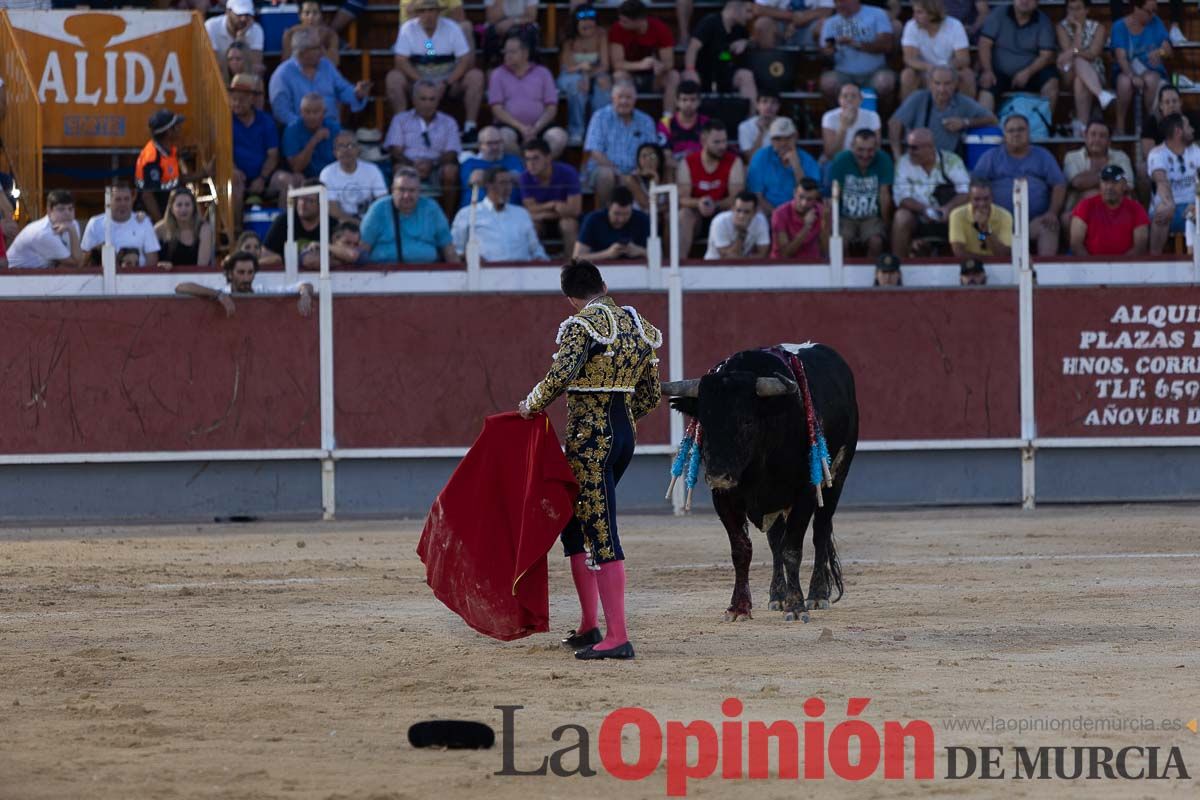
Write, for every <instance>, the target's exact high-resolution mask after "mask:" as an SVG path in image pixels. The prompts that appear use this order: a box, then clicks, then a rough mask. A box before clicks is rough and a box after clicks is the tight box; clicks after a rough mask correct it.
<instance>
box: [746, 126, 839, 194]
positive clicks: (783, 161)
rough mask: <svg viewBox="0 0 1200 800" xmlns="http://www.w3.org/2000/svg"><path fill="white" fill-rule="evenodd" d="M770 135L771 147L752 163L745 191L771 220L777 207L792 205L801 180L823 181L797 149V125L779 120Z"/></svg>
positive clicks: (818, 170)
mask: <svg viewBox="0 0 1200 800" xmlns="http://www.w3.org/2000/svg"><path fill="white" fill-rule="evenodd" d="M767 134H768V136H770V138H771V146H770V147H763V148H761V149H760V150H759V151H758V152H757V153H755V154H754V158H752V159H750V169H749V170H747V172H746V188H747V189H748V190H750V191H751V192H754V193H755V194H757V195H758V203H759V210H760V211H762V213H763V214H765V215H766V216H768V217H770V216H771V214H772V213H773V212H774V211H775V208H776V207H778V206H781V205H783V204H784V203H787V202H790V201H791V199H792V195H793V194H795V191H796V184H798V183H799V182H800V181H801V179H803V178H813V179H814V180H817V181H820V180H821V167H820V165H818V164H817V160H816V159H815V158H813V157H812V156H810V155H809V154H808V153H806V152H804V151H803V150H801V149H800V148H799V147H797V146H796V139H797V134H796V124H795V123H794V122H792V121H791V119H789V118H788V117H778V118H776V119H775V121H774V122H772V123H771V127H770V128H769V129H768V130H767Z"/></svg>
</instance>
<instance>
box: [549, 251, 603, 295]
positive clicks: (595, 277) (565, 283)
mask: <svg viewBox="0 0 1200 800" xmlns="http://www.w3.org/2000/svg"><path fill="white" fill-rule="evenodd" d="M559 282H560V283H561V284H562V291H563V294H565V295H566V296H567V297H572V298H575V299H577V300H586V299H588V298H589V297H595V296H596V295H598V294H600V293H602V292H603V291H604V278H603V277H602V276H601V275H600V270H599V269H598V268H597V267H596V265H595V264H593V263H592V262H590V261H588V260H587V259H586V258H572V259H571V260H570V261H569V262H567V263H566V264H564V265H563V268H562V275H561V277H560V278H559Z"/></svg>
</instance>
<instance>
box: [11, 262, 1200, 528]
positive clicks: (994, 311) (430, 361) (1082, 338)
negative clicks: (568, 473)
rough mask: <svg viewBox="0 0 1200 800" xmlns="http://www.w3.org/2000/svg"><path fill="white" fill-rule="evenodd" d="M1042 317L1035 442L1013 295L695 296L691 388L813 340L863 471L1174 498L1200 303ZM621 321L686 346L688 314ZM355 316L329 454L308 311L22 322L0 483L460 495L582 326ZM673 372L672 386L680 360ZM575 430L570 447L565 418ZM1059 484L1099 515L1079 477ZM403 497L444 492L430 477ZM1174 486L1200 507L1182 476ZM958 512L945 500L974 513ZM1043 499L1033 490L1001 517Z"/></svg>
mask: <svg viewBox="0 0 1200 800" xmlns="http://www.w3.org/2000/svg"><path fill="white" fill-rule="evenodd" d="M47 279H49V277H48V278H47ZM1032 297H1033V316H1032V330H1033V331H1034V332H1035V335H1034V337H1033V342H1034V346H1033V348H1032V349H1031V362H1032V363H1031V364H1030V366H1031V367H1032V378H1033V386H1034V387H1035V392H1034V400H1035V403H1034V408H1035V411H1036V417H1035V419H1034V420H1033V421H1032V422H1033V428H1032V429H1033V431H1034V435H1033V437H1029V438H1027V437H1026V436H1024V435H1023V424H1022V414H1021V403H1020V394H1021V393H1020V384H1021V371H1022V370H1021V367H1022V365H1021V360H1022V353H1021V348H1020V346H1019V342H1020V336H1019V328H1020V313H1019V292H1018V291H1017V290H1014V289H1013V288H1011V287H988V288H972V289H934V288H930V289H902V290H891V291H880V290H875V291H870V290H858V289H843V290H820V291H814V290H784V289H778V290H772V291H766V290H758V291H744V292H726V291H715V290H713V291H690V292H685V293H683V298H682V299H683V303H682V306H681V315H682V319H681V320H680V322H681V327H680V333H681V334H682V337H681V338H682V342H681V345H682V347H681V351H682V359H683V364H682V370H681V371H680V374H683V375H688V376H697V375H701V374H703V373H704V372H705V371H707V370H708V369H709V368H710V367H711V366H712V365H714V364H715V363H716V362H718V361H719V360H721V359H722V358H724V357H725V356H726V355H728V354H729V353H730V352H732V351H734V350H737V349H743V348H745V347H749V346H762V345H768V344H773V343H779V342H787V341H793V342H795V341H797V340H800V341H803V340H805V339H809V338H811V339H815V340H819V341H822V342H825V343H827V344H830V345H831V346H833V347H835V348H836V349H838V350H839V351H840V352H841V353H842V354H843V355H844V356H845V357H846V359H847V361H848V362H849V363H850V364H851V365H852V367H853V368H854V370H855V374H856V379H857V384H858V397H859V403H860V407H861V410H862V445H861V451H862V452H861V453H860V457H859V458H860V469H870V468H869V467H864V466H862V465H861V462H863V460H864V459H870V458H871V457H872V455H874V456H875V457H879V456H880V455H882V454H889V455H891V456H899V455H901V454H906V455H907V457H908V458H912V457H914V456H915V455H916V454H920V453H922V452H929V451H939V452H952V451H962V452H963V453H964V455H963V458H964V459H968V456H967V455H966V453H968V452H969V453H970V454H971V455H970V457H969V458H977V457H979V456H981V455H984V454H986V453H987V452H988V451H992V452H994V454H995V455H997V456H1001V457H1002V458H1003V459H1004V460H1005V463H1009V462H1011V464H1012V465H1014V466H1015V465H1016V464H1017V462H1018V461H1024V460H1027V459H1029V458H1030V457H1031V456H1032V454H1033V453H1035V452H1037V451H1041V450H1044V451H1050V450H1054V451H1062V452H1056V453H1053V454H1048V455H1047V454H1044V455H1043V456H1042V457H1041V458H1042V459H1044V460H1046V463H1058V462H1055V461H1054V459H1058V460H1059V461H1061V459H1062V458H1063V457H1064V455H1063V453H1065V452H1067V451H1080V452H1081V453H1084V454H1085V456H1086V457H1089V458H1090V460H1091V461H1092V462H1095V463H1097V464H1099V463H1102V462H1103V461H1104V459H1100V460H1097V459H1095V458H1094V456H1095V455H1096V453H1097V452H1098V451H1097V448H1102V449H1104V452H1105V454H1106V456H1108V455H1111V454H1112V453H1113V452H1115V451H1116V450H1121V449H1124V450H1125V451H1126V454H1127V455H1130V454H1133V453H1139V454H1141V455H1142V456H1143V457H1144V458H1145V459H1147V460H1148V461H1150V462H1154V463H1158V464H1159V466H1158V467H1156V469H1157V470H1158V471H1159V474H1160V475H1163V476H1167V475H1170V474H1171V471H1170V470H1169V469H1164V468H1163V466H1162V463H1161V462H1162V459H1163V458H1164V455H1163V454H1162V452H1161V449H1162V448H1164V447H1168V448H1190V447H1200V287H1197V286H1126V287H1120V288H1107V287H1075V288H1064V287H1043V288H1038V289H1036V290H1035V291H1034V292H1033V295H1032ZM620 298H621V301H622V302H625V303H629V304H631V305H634V306H636V307H638V308H639V309H640V310H642V311H643V312H644V313H645V314H646V315H647V317H648V318H650V319H651V320H654V321H656V322H658V323H660V324H661V326H662V327H663V329H664V331H668V330H669V329H670V328H671V320H670V318H669V317H670V312H669V302H668V300H669V298H668V294H667V293H666V292H662V291H658V292H652V291H645V290H643V291H627V292H622V293H621V295H620ZM332 308H333V321H334V324H333V341H334V348H333V367H334V369H333V376H334V383H333V387H334V396H333V400H334V403H333V406H334V439H333V441H334V447H333V448H332V449H328V448H324V447H323V446H322V436H321V419H320V398H321V381H320V378H319V370H318V364H319V353H318V351H319V333H318V331H319V313H314V316H313V317H310V318H303V317H301V316H300V315H299V313H298V312H297V309H296V304H295V301H294V300H293V299H290V298H272V297H263V298H244V299H239V300H238V303H237V313H236V314H235V315H234V316H233V317H232V318H226V317H225V316H224V312H223V310H222V309H221V308H220V307H219V306H218V305H217V304H215V303H206V302H203V301H199V300H195V299H192V298H181V297H112V298H90V299H54V298H47V299H40V300H34V299H9V300H4V301H0V408H3V409H4V413H3V414H2V415H0V465H9V466H16V465H25V466H30V465H38V464H70V463H92V462H127V463H129V464H137V463H154V462H195V463H202V462H208V461H214V462H226V461H249V462H255V463H259V462H270V461H292V462H306V461H307V462H309V463H312V462H313V461H316V460H329V461H333V460H336V461H338V462H340V463H342V464H344V465H346V470H347V472H348V474H349V473H352V472H353V469H355V468H356V469H361V468H362V467H361V465H360V466H358V467H355V468H350V466H349V463H348V462H351V461H356V460H363V459H366V460H380V461H382V460H405V461H421V460H428V461H431V462H433V461H437V460H439V459H441V460H443V463H441V464H440V466H439V469H440V470H442V471H443V472H447V471H448V470H449V469H451V468H452V466H453V463H454V461H455V460H456V459H457V457H458V456H460V455H461V453H462V452H464V451H465V449H466V448H467V447H468V446H469V445H470V443H471V442H472V441H473V439H474V437H475V435H476V433H477V432H478V430H479V428H480V425H481V422H482V419H483V417H484V416H486V415H488V414H492V413H498V412H503V411H508V410H511V409H513V408H514V407H515V404H516V402H517V401H518V400H519V399H521V398H522V397H523V396H524V395H525V393H526V392H527V391H528V389H529V388H530V387H531V386H532V385H533V384H534V383H535V382H536V381H537V380H538V379H539V378H540V377H541V376H542V375H543V374H544V373H545V371H546V369H547V368H548V367H549V364H550V356H551V354H552V352H553V350H554V345H553V335H554V331H555V330H556V328H557V325H558V323H559V322H560V321H561V320H562V319H563V318H564V317H565V316H566V315H567V313H569V307H568V306H567V305H566V303H565V302H564V301H563V300H562V298H561V297H560V296H558V295H552V294H546V293H526V292H515V293H471V292H461V293H446V294H431V293H423V294H408V295H347V296H338V297H336V298H335V299H334V300H333V303H332ZM668 344H669V342H668ZM661 355H662V360H663V363H662V367H661V368H662V373H663V375H664V376H668V375H670V374H672V373H673V372H674V370H673V369H672V362H671V348H670V347H669V346H664V348H663V349H662V351H661ZM552 416H553V418H554V421H555V423H556V425H557V427H558V428H559V430H561V429H562V425H563V419H562V408H561V404H558V406H556V407H555V408H554V410H553V413H552ZM669 427H670V422H669V413H668V411H667V409H666V407H665V406H664V407H662V408H660V409H659V410H658V411H656V412H654V413H653V414H652V415H651V416H650V417H649V418H647V420H645V421H644V422H643V423H642V425H641V429H640V431H639V434H640V439H639V441H640V444H639V450H640V452H641V453H642V454H643V455H651V456H657V457H660V458H659V460H660V461H663V462H664V464H665V459H666V458H667V456H668V454H669V453H670V451H671V436H670V434H669ZM1175 453H1176V454H1177V457H1184V454H1183V452H1182V451H1180V450H1176V451H1175ZM893 460H896V459H893ZM902 460H903V459H901V461H902ZM868 463H869V462H868ZM664 464H658V465H657V466H656V467H655V469H664V468H665V467H664ZM409 469H410V467H404V470H409ZM980 469H981V470H983V472H984V473H985V474H991V473H992V472H994V464H993V465H991V466H988V465H987V464H984V465H982V466H981V467H980ZM402 472H403V470H402ZM906 472H911V470H906ZM1185 472H1186V471H1185ZM886 473H887V470H884V474H886ZM1055 473H1056V476H1057V478H1056V479H1058V480H1065V481H1067V482H1068V483H1070V484H1072V485H1076V484H1077V485H1076V488H1075V489H1073V490H1072V491H1075V492H1076V493H1077V494H1078V495H1079V497H1081V498H1085V499H1086V498H1087V497H1091V495H1089V493H1088V492H1087V491H1086V489H1087V486H1086V485H1085V484H1084V483H1082V482H1080V481H1079V480H1078V471H1072V472H1069V473H1062V474H1059V473H1061V468H1058V467H1056V468H1055ZM405 474H407V473H405ZM648 474H651V473H648ZM860 474H861V473H860ZM1005 474H1006V475H1008V477H1005V478H1001V479H1000V480H1005V481H1011V480H1015V479H1016V478H1015V475H1016V472H1014V471H1009V470H1008V468H1007V467H1005ZM1191 474H1195V473H1194V472H1193V473H1191ZM989 479H996V478H995V477H994V476H993V478H989ZM1043 479H1044V480H1050V479H1051V476H1050V475H1048V474H1047V475H1043ZM395 480H400V481H415V484H416V485H421V487H422V488H421V489H420V491H422V492H428V491H436V486H437V481H436V480H432V479H429V478H422V477H420V476H417V475H415V474H413V475H409V476H408V477H407V478H395ZM887 483H889V484H894V483H895V478H892V479H889V480H888V481H887ZM1168 483H1169V484H1170V485H1172V486H1174V487H1175V489H1174V491H1176V492H1177V493H1178V494H1180V495H1182V496H1192V495H1194V493H1195V487H1194V486H1192V485H1191V482H1189V481H1186V480H1182V478H1181V477H1180V476H1176V477H1174V478H1172V479H1171V480H1170V481H1168ZM1106 485H1108V484H1106ZM1108 486H1109V488H1108V490H1107V491H1108V492H1109V494H1108V495H1102V496H1104V497H1109V498H1110V499H1111V498H1112V497H1113V495H1112V494H1111V492H1112V487H1111V485H1108ZM347 490H348V491H350V489H349V487H347ZM656 490H657V491H661V490H660V489H656ZM941 492H942V493H941V494H939V495H935V499H936V497H941V496H944V497H945V498H952V497H954V495H953V492H950V491H947V490H946V489H945V488H943V490H941ZM986 496H989V495H986V494H985V497H986ZM1021 496H1022V495H1021V494H1020V493H1019V492H1017V491H1016V490H1015V488H1013V487H1010V489H1009V490H1005V491H1004V492H1001V493H999V494H998V495H995V496H992V499H994V500H998V501H1010V502H1011V501H1015V500H1017V499H1020V498H1021ZM916 497H917V499H919V497H920V495H917V496H916ZM890 499H891V500H892V501H893V502H901V501H902V498H901V497H890ZM925 499H926V500H928V499H929V498H928V497H927V498H925ZM1092 499H1095V498H1094V497H1093V498H1092ZM374 502H376V505H378V503H379V502H381V501H379V500H378V499H377V500H376V501H374ZM418 505H419V504H418ZM373 507H375V506H373ZM316 508H320V505H317V506H316Z"/></svg>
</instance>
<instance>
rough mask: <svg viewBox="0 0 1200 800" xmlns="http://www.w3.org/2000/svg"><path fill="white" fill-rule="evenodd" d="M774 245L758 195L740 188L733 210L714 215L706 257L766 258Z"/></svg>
mask: <svg viewBox="0 0 1200 800" xmlns="http://www.w3.org/2000/svg"><path fill="white" fill-rule="evenodd" d="M770 249H771V226H770V224H769V223H768V222H767V218H766V217H764V216H763V215H762V214H759V213H758V195H756V194H755V193H754V192H750V191H744V192H739V193H738V196H737V198H736V199H734V201H733V209H732V210H731V211H722V212H721V213H720V214H717V216H715V217H713V221H712V227H711V228H709V231H708V250H706V251H705V252H704V260H705V261H716V260H718V259H722V258H763V259H765V258H766V257H767V252H768V251H769V250H770Z"/></svg>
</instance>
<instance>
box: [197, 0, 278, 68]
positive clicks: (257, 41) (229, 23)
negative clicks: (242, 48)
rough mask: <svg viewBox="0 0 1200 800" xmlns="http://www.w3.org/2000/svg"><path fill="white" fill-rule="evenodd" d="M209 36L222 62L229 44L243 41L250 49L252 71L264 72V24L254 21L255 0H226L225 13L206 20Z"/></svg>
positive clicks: (205, 25)
mask: <svg viewBox="0 0 1200 800" xmlns="http://www.w3.org/2000/svg"><path fill="white" fill-rule="evenodd" d="M204 29H205V30H206V31H208V38H209V39H211V40H212V46H213V50H215V51H217V59H218V60H221V61H222V62H223V61H224V59H225V53H226V51H228V50H229V46H230V45H231V44H233V43H234V42H243V43H244V44H245V45H246V47H247V49H249V51H250V70H249V71H250V72H254V73H255V74H258V73H260V72H262V54H263V42H264V41H265V38H266V37H265V36H264V34H263V29H262V25H259V24H258V23H257V22H255V21H254V0H226V3H225V15H224V16H221V17H210V18H209V19H208V20H206V21H205V22H204Z"/></svg>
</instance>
